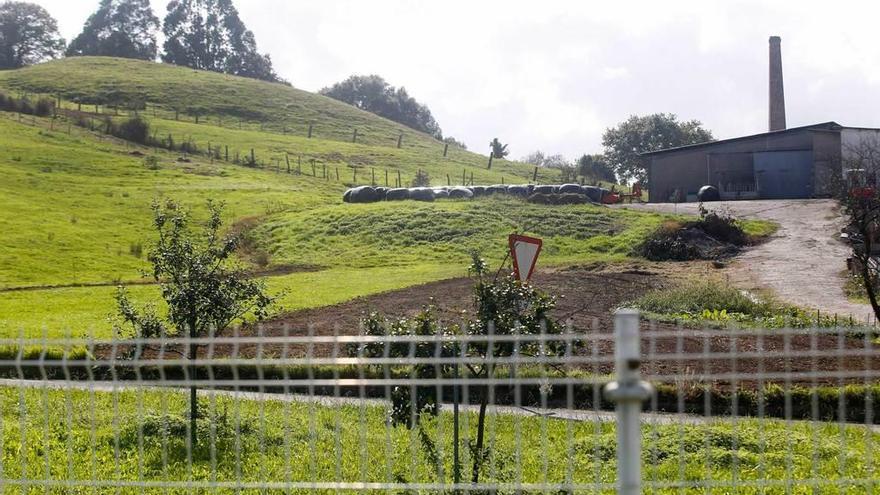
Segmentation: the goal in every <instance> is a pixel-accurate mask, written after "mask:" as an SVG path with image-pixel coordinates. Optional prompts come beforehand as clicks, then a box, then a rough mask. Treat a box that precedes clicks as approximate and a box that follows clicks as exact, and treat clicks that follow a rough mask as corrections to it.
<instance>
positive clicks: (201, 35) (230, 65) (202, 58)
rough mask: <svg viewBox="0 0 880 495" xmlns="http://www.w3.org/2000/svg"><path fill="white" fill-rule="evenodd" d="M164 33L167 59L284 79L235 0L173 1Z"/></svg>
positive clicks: (259, 76) (202, 66)
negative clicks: (233, 0)
mask: <svg viewBox="0 0 880 495" xmlns="http://www.w3.org/2000/svg"><path fill="white" fill-rule="evenodd" d="M162 32H163V33H164V34H165V45H164V49H165V52H164V53H163V54H162V61H163V62H166V63H169V64H176V65H183V66H186V67H192V68H193V69H201V70H209V71H214V72H222V73H225V74H234V75H236V76H243V77H250V78H253V79H262V80H264V81H273V82H280V79H279V78H278V75H277V74H275V70H274V69H273V68H272V59H271V58H270V57H269V55H262V54H260V53H259V52H258V51H257V42H256V38H255V37H254V33H253V32H251V31H250V30H248V29H247V28H246V27H245V25H244V23H243V22H242V21H241V19H240V18H239V16H238V10H236V8H235V6H233V5H232V0H171V2H170V3H169V4H168V14H167V15H166V16H165V24H164V26H163V27H162Z"/></svg>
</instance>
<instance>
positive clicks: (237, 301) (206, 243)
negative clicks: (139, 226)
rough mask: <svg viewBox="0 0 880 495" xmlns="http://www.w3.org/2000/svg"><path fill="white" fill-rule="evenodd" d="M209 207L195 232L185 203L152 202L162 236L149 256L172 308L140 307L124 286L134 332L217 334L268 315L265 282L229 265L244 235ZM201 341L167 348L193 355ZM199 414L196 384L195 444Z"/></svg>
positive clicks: (125, 312)
mask: <svg viewBox="0 0 880 495" xmlns="http://www.w3.org/2000/svg"><path fill="white" fill-rule="evenodd" d="M208 211H209V213H210V217H209V220H208V222H207V225H206V226H205V227H204V231H203V232H202V234H201V235H196V234H195V233H194V232H192V231H191V230H190V228H189V224H190V218H189V215H188V214H187V212H186V211H185V210H183V209H182V208H181V207H180V205H178V204H177V203H175V202H174V201H170V200H169V201H167V202H166V203H165V204H164V205H161V204H159V203H154V204H153V225H154V227H155V228H156V233H157V234H158V237H159V239H158V242H157V243H156V246H155V248H154V249H153V250H152V251H151V252H150V254H149V257H148V259H149V261H150V263H151V264H152V265H153V277H154V278H155V280H156V282H157V283H158V284H159V288H160V291H161V294H162V299H163V300H164V302H165V304H166V305H167V307H168V311H167V315H166V316H165V317H162V316H160V315H158V314H157V312H156V310H155V308H154V307H147V308H144V309H140V310H139V309H137V308H135V306H134V304H132V302H131V301H130V300H129V298H128V295H127V293H126V291H125V289H124V288H122V287H120V288H119V290H118V291H117V294H116V302H117V307H118V312H119V317H120V319H121V322H122V324H126V325H128V326H130V327H131V333H132V334H133V335H134V337H137V338H164V337H165V336H166V335H171V336H189V337H190V338H197V337H206V336H213V335H216V334H219V333H222V332H223V331H224V330H226V329H227V328H228V327H229V326H230V325H231V324H233V323H235V322H237V321H241V320H242V319H243V318H245V317H246V316H247V315H252V316H253V317H255V318H256V319H258V320H259V319H262V318H264V317H265V316H267V314H268V310H269V308H270V306H271V305H272V304H273V302H274V299H273V298H272V297H270V296H268V295H266V293H265V286H264V284H263V282H261V281H258V280H254V279H251V278H249V277H247V276H246V275H245V273H244V272H243V271H242V270H241V269H240V268H237V267H233V266H230V263H231V257H232V255H233V253H234V252H235V250H236V248H238V246H239V244H240V241H241V237H240V236H237V235H233V236H228V237H224V236H221V234H220V228H221V227H222V225H223V222H222V220H221V213H222V205H218V204H215V203H213V202H210V201H209V202H208ZM198 347H199V346H198V345H196V344H191V345H190V346H189V349H188V350H186V352H183V351H179V350H174V349H165V351H166V352H168V351H172V352H174V351H176V352H179V353H180V354H181V355H185V356H186V357H187V358H189V359H190V360H193V359H195V358H196V355H197V353H198ZM133 352H137V351H136V350H135V351H133ZM132 357H134V358H137V357H139V356H137V355H133V356H132ZM189 376H190V377H194V376H196V370H195V367H192V366H191V367H190V369H189ZM197 417H198V402H197V400H196V388H195V387H191V388H190V426H191V428H190V433H191V435H192V436H191V441H192V444H193V445H195V444H196V431H197V429H196V418H197Z"/></svg>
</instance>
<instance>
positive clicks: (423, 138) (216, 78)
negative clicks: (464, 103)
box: [0, 57, 488, 147]
mask: <svg viewBox="0 0 880 495" xmlns="http://www.w3.org/2000/svg"><path fill="white" fill-rule="evenodd" d="M0 86H2V87H5V88H7V89H10V90H15V91H21V92H26V93H43V94H49V95H57V96H60V97H61V98H62V99H64V100H68V101H70V102H78V103H82V104H83V105H85V106H89V105H91V106H94V105H100V106H107V107H110V106H114V105H117V106H121V107H126V106H130V105H132V104H146V105H147V107H148V113H152V112H153V110H156V111H157V113H161V114H162V115H164V116H166V117H168V116H170V117H173V116H174V114H175V112H178V113H179V116H180V117H181V118H185V119H187V120H193V119H194V116H195V115H196V114H199V115H200V121H205V122H213V123H217V122H218V118H219V122H220V123H222V124H223V125H226V126H229V127H236V128H237V127H238V125H239V121H241V123H242V126H243V127H245V128H259V126H260V124H261V123H262V124H263V127H264V129H266V130H269V129H271V130H273V131H277V132H283V131H284V129H285V128H287V130H288V132H290V133H292V134H295V135H301V136H305V135H307V133H308V127H309V123H313V137H316V138H321V139H341V140H350V139H351V137H352V133H353V131H354V129H355V128H357V129H358V131H359V132H358V133H359V136H360V137H359V140H360V141H361V142H363V143H365V144H371V145H380V146H396V144H397V138H398V136H399V134H400V133H401V132H402V133H403V134H404V141H405V142H406V143H408V144H410V145H417V146H420V147H427V146H439V143H437V141H435V140H434V139H433V138H432V137H430V136H428V135H426V134H423V133H420V132H417V131H414V130H412V129H410V128H408V127H406V126H403V125H401V124H398V123H396V122H392V121H390V120H387V119H384V118H381V117H377V116H376V115H373V114H371V113H368V112H364V111H362V110H358V109H357V108H355V107H352V106H350V105H346V104H344V103H340V102H338V101H336V100H333V99H331V98H327V97H325V96H321V95H317V94H314V93H309V92H307V91H302V90H299V89H295V88H292V87H289V86H285V85H282V84H276V83H268V82H263V81H257V80H254V79H246V78H242V77H236V76H230V75H225V74H217V73H214V72H205V71H198V70H192V69H187V68H183V67H177V66H173V65H166V64H158V63H152V62H144V61H140V60H129V59H119V58H109V57H77V58H68V59H62V60H57V61H53V62H48V63H45V64H40V65H36V66H32V67H27V68H24V69H21V70H17V71H8V72H0ZM487 142H488V139H487Z"/></svg>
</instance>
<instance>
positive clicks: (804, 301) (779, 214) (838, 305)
mask: <svg viewBox="0 0 880 495" xmlns="http://www.w3.org/2000/svg"><path fill="white" fill-rule="evenodd" d="M707 206H708V207H709V208H710V209H712V210H722V211H723V210H727V211H729V212H730V213H731V214H733V215H734V216H736V217H739V218H753V219H762V220H770V221H772V222H775V223H777V224H779V230H778V231H777V232H776V234H774V235H773V237H772V238H771V239H770V240H769V241H768V242H765V243H763V244H761V245H760V246H756V247H754V248H751V249H749V250H747V251H746V252H744V253H743V254H741V255H740V256H738V257H737V258H736V259H735V261H734V263H732V265H731V266H730V268H729V269H728V272H729V275H730V276H731V281H732V282H734V283H736V284H737V285H739V286H741V287H744V288H748V289H756V288H757V289H769V290H771V291H772V292H774V293H775V294H776V295H777V296H778V297H779V298H780V299H782V300H784V301H786V302H789V303H792V304H796V305H799V306H803V307H809V308H816V309H819V310H821V311H822V312H823V313H836V314H838V315H840V316H841V317H849V316H852V317H853V318H856V319H859V320H860V321H872V320H873V314H872V311H871V307H870V306H869V305H867V304H858V303H853V302H851V301H849V300H848V299H847V298H846V295H845V294H844V292H843V286H844V284H845V278H844V275H843V272H844V270H845V269H846V258H847V257H848V256H849V254H848V253H849V248H848V246H847V245H846V244H844V243H843V242H841V241H840V240H839V237H838V236H839V233H840V229H841V227H842V226H843V224H844V219H843V217H842V216H841V214H840V212H839V210H838V206H837V203H836V202H834V201H832V200H826V199H818V200H763V201H725V202H719V203H709V204H707ZM625 207H626V208H635V209H644V210H652V211H659V212H664V213H673V212H674V213H681V214H690V215H697V214H698V211H697V207H698V204H697V203H686V204H679V205H675V204H661V203H658V204H654V203H651V204H641V205H626V206H625Z"/></svg>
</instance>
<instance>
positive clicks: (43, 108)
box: [34, 98, 55, 117]
mask: <svg viewBox="0 0 880 495" xmlns="http://www.w3.org/2000/svg"><path fill="white" fill-rule="evenodd" d="M54 113H55V100H51V99H49V98H40V99H39V100H37V104H36V105H34V115H36V116H37V117H48V116H50V115H53V114H54Z"/></svg>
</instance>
